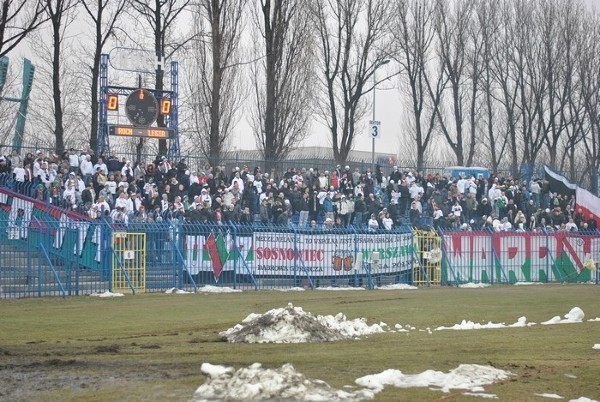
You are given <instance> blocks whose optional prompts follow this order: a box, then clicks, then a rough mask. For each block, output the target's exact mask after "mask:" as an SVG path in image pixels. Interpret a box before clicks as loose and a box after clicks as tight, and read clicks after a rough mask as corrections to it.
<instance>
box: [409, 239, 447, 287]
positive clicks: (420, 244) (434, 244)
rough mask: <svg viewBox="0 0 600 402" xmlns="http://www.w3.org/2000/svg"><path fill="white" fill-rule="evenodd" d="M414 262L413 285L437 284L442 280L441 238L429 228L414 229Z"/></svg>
mask: <svg viewBox="0 0 600 402" xmlns="http://www.w3.org/2000/svg"><path fill="white" fill-rule="evenodd" d="M414 242H415V254H416V264H415V267H414V283H415V285H431V284H434V285H439V284H441V281H442V248H441V243H442V239H441V237H440V236H439V234H438V233H437V232H436V231H435V230H433V229H431V230H420V229H417V230H415V231H414Z"/></svg>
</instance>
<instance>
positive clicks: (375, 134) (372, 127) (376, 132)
mask: <svg viewBox="0 0 600 402" xmlns="http://www.w3.org/2000/svg"><path fill="white" fill-rule="evenodd" d="M369 131H370V134H371V138H381V121H379V120H370V121H369Z"/></svg>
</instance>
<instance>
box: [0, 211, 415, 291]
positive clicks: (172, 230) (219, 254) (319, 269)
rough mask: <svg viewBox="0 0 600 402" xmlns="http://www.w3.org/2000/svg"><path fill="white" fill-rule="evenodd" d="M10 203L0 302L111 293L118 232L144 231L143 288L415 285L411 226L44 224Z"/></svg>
mask: <svg viewBox="0 0 600 402" xmlns="http://www.w3.org/2000/svg"><path fill="white" fill-rule="evenodd" d="M12 207H13V205H5V206H4V208H2V209H0V258H1V259H2V261H3V263H2V266H1V268H0V286H1V289H0V298H13V297H32V296H68V295H82V294H90V293H102V292H105V291H112V290H113V283H112V278H113V276H112V275H113V271H114V270H123V266H124V265H123V262H122V261H121V260H119V258H121V259H122V258H123V256H124V255H126V254H123V253H124V252H126V251H127V250H126V247H125V248H123V247H120V246H119V245H118V244H116V243H115V238H114V237H113V233H115V232H118V233H125V234H136V233H143V234H144V237H145V244H144V250H143V251H144V253H143V256H144V265H145V286H144V290H145V291H147V292H164V291H166V290H168V289H170V288H178V289H185V290H189V291H196V290H198V289H199V288H200V287H202V286H205V285H213V286H227V287H233V288H236V289H268V288H283V287H308V288H315V287H324V286H344V287H348V286H361V287H364V286H368V287H374V286H380V285H384V284H390V283H399V282H401V283H412V267H413V262H414V261H413V258H414V252H413V234H412V232H411V231H410V229H408V228H403V229H400V230H397V231H361V230H357V229H355V228H344V229H306V228H298V227H279V226H260V225H259V226H255V225H246V226H244V225H216V224H207V223H191V222H183V221H174V222H168V223H153V224H141V223H133V224H129V225H126V226H124V225H115V224H112V223H109V222H107V221H90V220H85V219H77V217H72V216H68V215H65V214H62V215H61V216H59V217H53V216H52V215H50V214H47V215H46V219H45V220H42V219H41V218H40V217H39V216H38V215H41V214H40V213H39V211H38V212H37V213H32V211H27V207H25V208H19V211H23V210H25V211H23V212H22V213H21V212H19V213H17V214H14V213H12V212H11V211H12ZM117 240H118V238H117ZM138 251H139V250H138ZM136 252H137V251H136ZM140 255H141V254H140ZM119 256H120V257H119ZM123 273H124V274H125V275H127V273H126V272H125V271H123ZM132 290H133V291H135V289H132Z"/></svg>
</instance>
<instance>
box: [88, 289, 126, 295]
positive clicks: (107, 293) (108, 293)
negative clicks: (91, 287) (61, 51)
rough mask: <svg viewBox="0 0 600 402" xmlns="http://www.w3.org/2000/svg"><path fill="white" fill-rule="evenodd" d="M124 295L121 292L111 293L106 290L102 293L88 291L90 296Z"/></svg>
mask: <svg viewBox="0 0 600 402" xmlns="http://www.w3.org/2000/svg"><path fill="white" fill-rule="evenodd" d="M123 296H125V295H124V294H123V293H113V292H109V291H108V290H107V291H106V292H104V293H95V292H94V293H90V297H123Z"/></svg>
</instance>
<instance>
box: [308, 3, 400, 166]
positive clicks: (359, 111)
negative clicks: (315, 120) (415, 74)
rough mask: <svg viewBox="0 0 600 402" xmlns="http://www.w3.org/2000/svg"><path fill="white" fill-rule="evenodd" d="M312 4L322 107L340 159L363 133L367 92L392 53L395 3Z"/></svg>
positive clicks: (334, 153) (343, 158) (337, 158)
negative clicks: (361, 125)
mask: <svg viewBox="0 0 600 402" xmlns="http://www.w3.org/2000/svg"><path fill="white" fill-rule="evenodd" d="M310 4H311V14H312V18H313V20H314V30H315V34H316V36H317V40H318V42H319V51H320V52H321V54H320V56H319V57H318V60H319V61H320V63H321V66H320V69H321V71H322V76H321V77H320V81H321V88H323V90H324V93H323V94H322V96H321V97H320V99H319V103H318V109H317V111H316V113H317V115H318V116H319V117H320V118H321V119H322V120H323V121H324V122H325V124H326V125H327V127H328V128H329V131H330V133H331V140H332V146H333V156H334V158H335V160H336V161H338V162H344V161H345V160H346V158H347V157H348V154H349V153H350V151H351V150H352V146H353V142H354V138H355V137H356V135H357V133H356V124H357V122H358V121H359V120H360V119H361V118H363V117H364V116H365V114H366V107H365V106H366V105H365V101H364V97H365V95H366V94H367V93H369V92H370V91H372V90H373V88H374V85H376V84H377V83H372V82H371V79H372V77H373V75H374V73H375V70H377V68H378V67H380V66H381V65H382V64H384V63H385V62H387V60H388V59H389V58H390V57H391V54H392V51H391V50H392V49H391V45H390V42H391V40H390V39H391V38H390V35H389V29H388V27H389V26H390V24H391V23H392V10H393V3H392V2H389V1H386V0H332V1H329V2H322V1H318V0H317V1H311V2H310ZM387 78H389V77H386V78H384V79H387ZM381 81H383V80H380V82H381Z"/></svg>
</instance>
